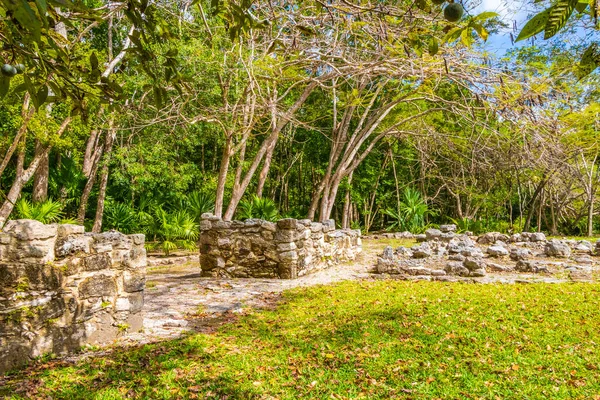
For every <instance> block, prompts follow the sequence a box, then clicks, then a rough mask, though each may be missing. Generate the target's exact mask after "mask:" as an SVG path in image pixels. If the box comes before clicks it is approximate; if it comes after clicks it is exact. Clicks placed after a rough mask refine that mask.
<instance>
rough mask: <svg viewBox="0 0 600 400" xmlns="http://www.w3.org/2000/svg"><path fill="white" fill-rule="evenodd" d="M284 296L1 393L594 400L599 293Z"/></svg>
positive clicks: (464, 287)
mask: <svg viewBox="0 0 600 400" xmlns="http://www.w3.org/2000/svg"><path fill="white" fill-rule="evenodd" d="M284 297H285V302H284V303H283V304H282V305H281V306H280V307H279V308H278V309H276V310H275V311H263V312H255V313H253V314H250V315H247V316H243V317H241V319H239V320H237V321H235V322H233V323H230V324H227V325H225V326H224V327H223V328H222V329H220V331H219V332H218V333H217V334H214V335H205V334H195V335H191V336H189V337H187V338H184V339H181V340H176V341H170V342H164V343H161V344H157V345H150V346H144V347H141V348H138V349H133V350H129V351H118V352H115V354H113V355H112V356H110V357H98V358H96V359H93V360H89V361H86V362H82V363H80V364H78V365H46V366H39V367H36V368H35V369H34V370H29V371H22V372H20V373H17V374H15V375H13V376H11V377H10V379H9V382H5V383H7V385H6V386H5V387H4V388H2V389H0V395H7V396H11V395H12V396H13V397H12V398H28V397H34V398H35V397H52V398H82V399H83V398H85V399H122V398H128V397H133V398H152V399H170V398H229V399H232V398H234V399H250V398H260V399H276V398H277V399H300V398H314V399H330V398H333V399H343V398H344V399H345V398H369V399H388V398H414V399H422V398H427V399H429V398H432V399H433V398H444V399H450V398H452V399H454V398H461V399H463V398H473V399H474V398H485V399H495V398H503V399H504V398H527V399H546V398H553V399H557V398H564V399H574V398H575V399H577V398H579V399H600V382H599V380H598V376H599V374H600V371H599V368H600V348H599V346H600V330H599V329H598V321H600V285H596V284H593V285H592V284H587V285H586V284H564V285H543V284H535V285H475V284H443V283H435V282H433V283H432V282H414V283H411V282H389V281H388V282H385V281H380V282H369V283H364V282H363V283H356V282H354V283H351V282H347V283H342V284H338V285H334V286H320V287H313V288H302V289H296V290H293V291H289V292H286V293H285V295H284ZM19 382H21V383H19ZM27 382H28V383H27ZM24 388H25V389H29V390H30V391H29V393H23V394H22V395H15V393H18V391H19V390H22V389H24Z"/></svg>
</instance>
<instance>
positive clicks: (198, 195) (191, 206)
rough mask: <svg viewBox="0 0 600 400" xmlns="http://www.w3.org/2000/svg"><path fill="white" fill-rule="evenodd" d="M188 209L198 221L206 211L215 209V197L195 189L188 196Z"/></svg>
mask: <svg viewBox="0 0 600 400" xmlns="http://www.w3.org/2000/svg"><path fill="white" fill-rule="evenodd" d="M186 203H187V209H188V210H189V211H190V213H191V214H192V216H193V217H194V218H196V220H197V221H199V220H200V216H201V215H202V214H204V213H208V212H210V213H211V212H213V211H214V209H215V198H214V197H213V196H211V195H209V194H206V193H203V192H199V191H194V192H192V193H190V194H189V195H188V196H187V201H186Z"/></svg>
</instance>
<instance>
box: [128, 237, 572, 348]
mask: <svg viewBox="0 0 600 400" xmlns="http://www.w3.org/2000/svg"><path fill="white" fill-rule="evenodd" d="M363 244H364V248H363V252H362V253H361V254H360V255H359V257H358V258H357V259H356V260H355V261H353V262H351V263H346V264H342V265H336V266H333V267H331V268H329V269H326V270H321V271H317V272H315V273H312V274H311V275H308V276H303V277H300V278H298V279H295V280H281V279H252V278H250V279H225V278H219V279H215V278H203V277H201V276H200V266H199V264H198V263H197V262H188V263H186V264H185V265H175V266H172V267H171V266H169V267H161V268H151V269H150V270H149V272H148V276H147V283H146V292H145V304H144V330H143V331H142V332H134V333H129V334H127V335H126V336H125V337H123V338H122V339H121V340H120V342H122V343H123V344H143V343H149V342H155V341H159V340H164V339H173V338H176V337H178V336H180V335H181V334H182V333H184V332H186V331H211V330H213V329H214V327H215V326H218V325H220V323H221V322H223V321H224V320H228V316H229V317H231V316H232V315H235V314H239V313H242V312H243V311H244V309H247V308H248V307H251V308H262V307H268V306H270V305H272V304H274V302H275V301H276V300H277V298H278V295H279V293H281V292H282V291H284V290H287V289H292V288H295V287H300V286H313V285H321V284H329V283H334V282H339V281H344V280H358V279H389V278H394V277H393V276H392V277H390V276H381V275H373V274H371V273H369V270H371V269H372V268H373V266H374V265H375V263H376V257H377V254H380V253H381V252H382V250H383V248H384V247H385V246H386V245H387V241H385V240H382V241H365V242H364V243H363ZM421 278H422V277H421ZM421 278H416V279H421ZM452 279H453V277H448V280H452ZM475 281H476V282H479V283H532V282H545V283H560V282H568V281H570V279H568V278H565V277H559V276H553V275H538V274H522V273H519V274H508V273H502V274H494V273H490V274H488V275H487V276H486V277H484V278H478V279H476V280H475Z"/></svg>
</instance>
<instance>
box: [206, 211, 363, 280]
mask: <svg viewBox="0 0 600 400" xmlns="http://www.w3.org/2000/svg"><path fill="white" fill-rule="evenodd" d="M199 247H200V266H201V268H202V275H203V276H210V277H234V278H250V277H252V278H281V279H295V278H297V277H299V276H303V275H306V274H309V273H311V272H313V271H316V270H319V269H324V268H327V267H329V266H331V265H334V264H337V263H340V262H345V261H349V260H354V259H355V258H356V255H357V254H358V253H359V252H360V251H361V250H362V247H361V238H360V231H359V230H351V229H342V230H336V229H335V222H334V221H333V220H327V221H325V222H323V223H320V222H312V221H310V220H308V219H306V220H296V219H291V218H286V219H282V220H279V221H277V222H276V223H275V222H268V221H263V220H259V219H248V220H246V221H243V222H242V221H223V220H221V219H220V218H219V217H215V216H214V215H212V214H204V215H202V221H201V223H200V241H199Z"/></svg>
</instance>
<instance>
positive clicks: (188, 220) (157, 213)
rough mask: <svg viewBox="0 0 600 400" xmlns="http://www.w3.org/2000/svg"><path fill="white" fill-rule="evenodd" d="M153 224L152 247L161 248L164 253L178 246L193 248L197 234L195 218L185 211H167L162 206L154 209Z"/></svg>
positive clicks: (168, 252)
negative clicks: (153, 239) (153, 241)
mask: <svg viewBox="0 0 600 400" xmlns="http://www.w3.org/2000/svg"><path fill="white" fill-rule="evenodd" d="M153 217H154V219H155V221H156V222H155V225H153V226H152V228H151V229H152V231H151V234H152V235H153V236H154V238H155V239H156V243H154V244H153V248H156V249H161V250H162V251H163V252H164V253H165V254H166V255H169V254H170V253H171V252H172V251H175V250H177V249H178V248H183V249H187V250H194V249H195V248H196V241H197V240H198V235H199V225H198V223H197V222H196V219H195V218H194V217H192V216H190V215H189V214H188V213H187V212H186V211H183V210H177V211H173V212H167V211H165V210H164V209H163V208H162V207H157V208H155V209H154V213H153Z"/></svg>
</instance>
